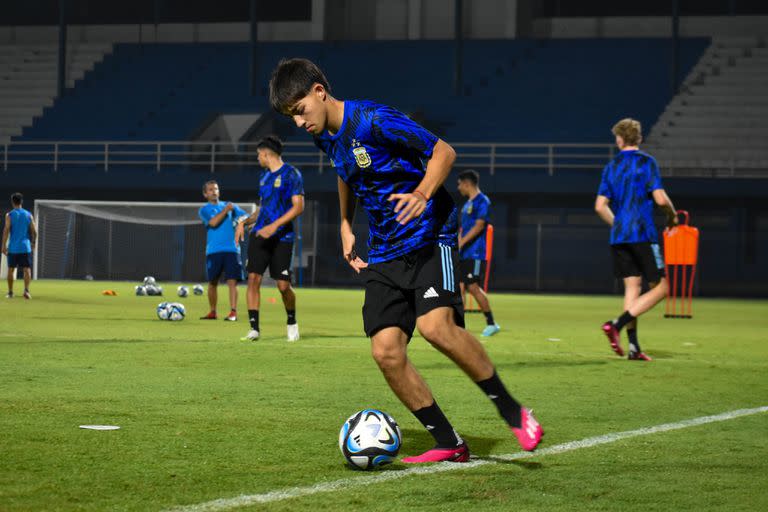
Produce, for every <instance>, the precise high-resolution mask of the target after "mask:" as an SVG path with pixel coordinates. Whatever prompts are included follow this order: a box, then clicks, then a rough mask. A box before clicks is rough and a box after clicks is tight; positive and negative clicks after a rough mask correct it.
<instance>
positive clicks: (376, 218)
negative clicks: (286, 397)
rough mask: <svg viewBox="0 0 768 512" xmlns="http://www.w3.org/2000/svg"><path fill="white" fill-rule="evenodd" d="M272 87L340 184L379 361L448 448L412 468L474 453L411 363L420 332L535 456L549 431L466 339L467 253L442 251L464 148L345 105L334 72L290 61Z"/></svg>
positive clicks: (359, 105)
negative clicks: (364, 223)
mask: <svg viewBox="0 0 768 512" xmlns="http://www.w3.org/2000/svg"><path fill="white" fill-rule="evenodd" d="M269 87H270V102H271V103H272V106H273V108H275V110H277V111H278V112H281V113H283V114H286V115H288V116H290V117H292V118H293V120H294V122H295V123H296V125H297V126H298V127H299V128H303V129H305V130H306V131H307V132H308V133H310V134H311V135H312V136H313V137H314V140H315V144H316V145H317V146H318V147H320V148H321V149H322V150H323V151H324V152H325V153H326V154H327V155H328V158H329V159H330V160H331V163H332V165H333V167H334V168H335V170H336V173H337V174H338V178H337V183H338V189H339V203H340V210H341V245H342V251H343V257H344V258H345V259H346V261H347V262H348V264H349V265H350V266H351V267H352V268H353V269H354V270H355V271H356V272H358V273H360V274H361V276H362V277H363V278H364V281H365V303H364V306H363V324H364V328H365V333H366V335H368V336H369V337H370V338H371V349H372V354H373V358H374V360H375V361H376V363H377V364H378V366H379V368H380V370H381V372H382V373H383V374H384V378H385V379H386V381H387V383H388V384H389V386H390V388H391V389H392V391H393V392H394V393H395V394H396V395H397V397H398V398H399V399H400V400H401V401H402V402H403V404H404V405H405V406H406V407H407V408H408V409H409V410H410V411H411V412H412V413H413V414H414V415H415V416H416V418H418V420H419V421H420V422H421V423H422V424H423V425H424V427H425V428H426V429H427V430H428V431H429V432H430V434H432V436H433V437H434V438H435V442H436V443H437V445H436V446H435V448H433V449H431V450H428V451H427V452H425V453H423V454H421V455H418V456H414V457H406V458H405V459H403V462H406V463H423V462H438V461H454V462H465V461H467V460H468V459H469V449H468V447H467V445H466V443H465V442H464V441H463V440H462V439H461V437H459V435H458V434H457V433H456V431H455V430H454V429H453V427H452V426H451V424H450V422H449V421H448V420H447V419H446V417H445V415H444V414H443V412H442V411H441V409H440V407H439V406H438V405H437V403H436V402H435V399H434V398H433V396H432V392H431V391H430V389H429V387H428V386H427V384H426V382H424V379H423V378H422V377H421V375H420V374H419V373H418V372H417V371H416V368H415V367H414V366H413V364H412V363H411V361H410V360H409V359H408V356H407V347H408V342H409V340H410V338H411V336H412V334H413V330H414V328H415V327H418V329H419V331H420V332H421V334H422V335H423V336H424V338H425V339H426V340H427V341H428V342H429V343H431V344H432V345H433V346H435V347H436V348H437V349H438V350H440V351H441V352H442V353H444V354H446V355H447V356H448V357H449V358H451V359H452V360H453V361H454V362H455V363H456V364H457V365H458V366H459V367H460V368H462V369H463V370H464V371H465V372H466V373H467V375H469V377H470V378H471V379H472V380H473V381H475V382H476V383H477V384H478V386H479V387H480V388H481V389H482V390H483V392H484V393H485V394H486V395H487V396H488V397H489V398H490V399H491V400H492V401H493V402H494V403H495V405H496V406H497V408H498V410H499V413H500V414H501V416H502V417H503V418H504V419H505V421H506V422H507V424H508V425H509V426H510V427H511V428H512V431H513V432H514V433H515V435H516V436H517V438H518V440H519V441H520V443H521V444H522V446H523V448H524V449H526V450H533V449H535V447H536V445H537V444H538V443H539V441H540V439H541V435H542V430H541V427H540V426H539V424H538V422H536V419H535V418H534V417H533V415H532V414H531V413H530V411H529V410H528V409H526V408H524V407H522V406H521V405H520V404H519V403H518V402H517V401H516V400H515V399H514V398H512V396H511V395H510V394H509V392H508V391H507V389H506V388H505V386H504V384H503V383H502V382H501V380H500V379H499V376H498V374H497V373H496V370H495V368H494V366H493V363H492V362H491V360H490V359H489V358H488V355H487V353H486V352H485V350H484V349H483V346H482V345H481V344H480V342H479V341H478V340H477V339H476V338H475V337H474V336H472V335H471V334H470V333H469V332H467V331H466V330H464V328H463V325H464V316H463V307H462V303H461V296H460V294H459V283H458V279H457V274H456V272H455V270H456V268H457V258H456V251H455V249H452V248H451V247H449V246H447V245H441V244H440V243H439V242H440V239H441V231H442V230H443V229H444V227H445V225H446V223H447V222H448V220H449V218H450V215H451V213H452V212H453V211H454V210H455V205H454V204H453V200H452V199H451V197H450V195H449V194H448V191H447V190H446V189H445V187H443V183H444V182H445V179H446V178H447V177H448V174H449V173H450V170H451V166H452V164H453V161H454V160H455V158H456V153H455V152H454V150H453V148H451V146H449V145H448V144H446V143H445V142H444V141H442V140H440V139H438V138H437V137H436V136H435V135H433V134H432V133H430V132H429V131H427V130H425V129H424V128H423V127H421V126H419V125H418V124H416V123H415V122H413V121H412V120H411V119H409V118H408V117H407V116H405V115H404V114H402V113H401V112H398V111H397V110H395V109H393V108H391V107H387V106H384V105H379V104H377V103H373V102H371V101H353V100H338V99H336V98H334V97H333V96H331V88H330V85H329V84H328V80H327V79H326V78H325V75H323V72H322V71H321V70H320V69H319V68H318V67H317V66H316V65H315V64H314V63H312V62H310V61H308V60H306V59H290V60H283V61H281V62H280V64H278V66H277V68H276V69H275V70H274V71H273V73H272V78H271V80H270V84H269ZM358 202H359V203H360V204H361V205H362V207H363V209H364V210H365V211H366V213H367V214H368V225H369V236H368V258H367V259H368V261H367V262H366V261H365V260H363V258H362V257H360V256H359V255H358V254H357V253H356V252H355V236H354V234H353V233H352V222H353V218H354V213H355V208H356V205H357V203H358ZM442 238H443V240H446V241H448V242H449V243H450V241H451V240H452V239H454V238H453V235H451V236H448V235H446V234H445V233H443V237H442Z"/></svg>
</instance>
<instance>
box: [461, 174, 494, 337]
mask: <svg viewBox="0 0 768 512" xmlns="http://www.w3.org/2000/svg"><path fill="white" fill-rule="evenodd" d="M479 185H480V175H479V174H478V173H477V172H476V171H472V170H467V171H463V172H462V173H460V174H459V185H458V188H459V193H460V194H461V195H462V196H464V197H466V198H467V202H466V203H464V206H463V207H462V208H461V227H460V228H459V268H460V269H461V277H460V278H459V279H460V281H461V296H462V297H463V296H464V289H465V288H466V289H467V291H469V293H471V294H472V296H473V297H474V298H475V300H476V301H477V304H478V305H479V306H480V310H481V311H482V312H483V314H484V315H485V321H486V326H485V329H483V336H493V335H494V334H496V333H497V332H499V331H500V330H501V327H499V324H497V323H496V322H495V321H494V319H493V312H492V311H491V305H490V304H489V303H488V296H487V295H486V294H485V290H483V288H482V286H483V284H484V283H485V272H486V268H485V267H486V265H487V252H486V251H487V248H486V243H487V242H486V236H485V235H486V231H487V229H488V223H489V222H490V219H491V200H490V199H488V196H487V195H485V194H483V193H482V192H481V191H480V186H479Z"/></svg>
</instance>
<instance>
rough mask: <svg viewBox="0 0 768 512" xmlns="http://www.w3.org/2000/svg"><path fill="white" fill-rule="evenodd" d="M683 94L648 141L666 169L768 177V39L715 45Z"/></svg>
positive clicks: (728, 40)
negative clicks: (755, 173)
mask: <svg viewBox="0 0 768 512" xmlns="http://www.w3.org/2000/svg"><path fill="white" fill-rule="evenodd" d="M680 91H681V92H680V93H679V94H678V95H677V96H675V98H673V100H672V101H671V102H670V104H669V105H668V106H667V108H666V110H665V111H664V113H663V114H662V115H661V117H660V118H659V121H658V122H657V123H656V125H654V126H653V128H652V129H651V132H650V135H649V137H648V144H647V149H648V150H649V151H651V152H653V153H654V154H655V155H656V157H657V158H658V159H659V163H660V165H661V167H662V168H668V169H670V168H680V169H692V170H693V169H700V170H702V171H705V172H706V171H711V172H719V173H726V174H727V173H728V172H731V173H737V172H739V173H742V174H743V173H744V171H747V172H748V173H749V170H754V171H761V172H763V171H764V172H765V173H766V174H768V37H743V38H724V37H723V38H716V39H714V40H713V42H712V45H711V46H710V48H708V49H707V51H706V52H705V53H704V55H703V56H702V58H701V59H700V61H699V62H698V64H697V65H696V66H695V67H694V68H693V70H692V71H691V73H690V74H689V76H688V77H687V79H686V80H685V82H684V83H683V85H682V87H681V88H680ZM749 174H753V173H749Z"/></svg>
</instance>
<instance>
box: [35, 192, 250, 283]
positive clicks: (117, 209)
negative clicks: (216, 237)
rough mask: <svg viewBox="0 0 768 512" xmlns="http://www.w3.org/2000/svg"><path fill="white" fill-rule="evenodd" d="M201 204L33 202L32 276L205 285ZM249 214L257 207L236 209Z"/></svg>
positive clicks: (244, 205) (241, 205) (247, 205)
mask: <svg viewBox="0 0 768 512" xmlns="http://www.w3.org/2000/svg"><path fill="white" fill-rule="evenodd" d="M202 205H203V203H202V202H201V203H154V202H112V201H67V200H37V201H35V220H36V222H37V227H38V232H39V239H38V244H37V248H36V253H35V255H34V259H33V265H34V275H35V277H36V278H45V279H91V278H92V279H97V280H100V279H103V280H118V281H119V280H140V279H141V278H142V277H144V276H148V275H151V276H154V277H155V278H157V279H158V280H162V281H198V282H201V281H204V280H205V239H206V230H205V227H204V226H203V224H202V222H201V221H200V218H199V217H198V215H197V212H198V210H199V209H200V207H201V206H202ZM239 205H240V207H241V208H243V209H244V210H245V211H250V212H253V211H255V209H256V205H255V204H243V203H239Z"/></svg>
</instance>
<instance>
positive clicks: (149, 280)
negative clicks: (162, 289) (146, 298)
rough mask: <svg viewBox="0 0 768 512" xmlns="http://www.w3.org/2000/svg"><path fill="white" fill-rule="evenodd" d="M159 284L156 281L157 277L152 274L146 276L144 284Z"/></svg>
mask: <svg viewBox="0 0 768 512" xmlns="http://www.w3.org/2000/svg"><path fill="white" fill-rule="evenodd" d="M156 284H157V281H155V278H154V277H152V276H147V277H145V278H144V286H154V285H156Z"/></svg>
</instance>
